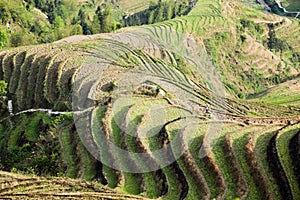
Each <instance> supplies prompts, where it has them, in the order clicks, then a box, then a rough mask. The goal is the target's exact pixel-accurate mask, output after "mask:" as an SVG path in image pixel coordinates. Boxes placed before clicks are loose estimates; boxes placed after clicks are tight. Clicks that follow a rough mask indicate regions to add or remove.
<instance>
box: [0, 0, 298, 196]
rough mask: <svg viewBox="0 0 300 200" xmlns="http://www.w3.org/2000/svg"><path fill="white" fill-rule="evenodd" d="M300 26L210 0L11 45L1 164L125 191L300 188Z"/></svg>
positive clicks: (1, 67) (1, 74)
mask: <svg viewBox="0 0 300 200" xmlns="http://www.w3.org/2000/svg"><path fill="white" fill-rule="evenodd" d="M298 29H299V20H298V19H291V18H288V17H283V16H278V15H274V14H270V13H265V12H261V11H259V10H256V9H254V8H251V7H248V6H245V5H244V4H241V3H239V2H236V1H226V2H224V1H217V0H216V1H208V0H203V1H198V2H197V4H196V5H195V6H194V7H193V9H192V10H191V11H190V12H189V14H188V15H186V16H181V17H176V18H174V19H171V20H167V21H164V22H160V23H155V24H151V25H143V26H135V27H126V28H123V29H120V30H117V31H116V32H114V33H103V34H95V35H88V36H87V35H85V36H84V35H77V36H71V37H67V38H64V39H61V40H59V41H56V42H54V43H49V44H41V45H34V46H33V45H32V46H22V47H18V48H12V49H7V50H4V51H1V52H0V80H4V81H5V82H6V83H8V86H7V94H6V99H5V98H3V100H1V101H2V105H1V110H0V111H1V118H0V122H1V123H0V148H1V150H0V151H1V152H3V153H1V155H0V160H1V166H0V169H2V170H5V171H18V170H20V171H23V172H25V173H29V174H31V173H34V174H36V175H39V176H41V177H43V176H49V175H51V176H67V177H70V178H74V179H76V178H83V179H85V180H88V181H92V180H94V181H97V182H98V183H101V184H102V185H107V186H108V187H109V188H117V191H119V192H121V193H123V195H124V197H127V196H126V195H127V194H131V195H139V196H141V197H147V198H162V199H221V198H226V199H235V198H236V199H244V198H247V199H298V198H299V197H300V191H299V184H300V182H299V180H300V179H299V173H298V169H299V162H298V159H297V158H298V157H297V156H298V155H299V132H300V116H299V101H300V99H299V95H298V93H297V90H298V79H299V58H300V56H299V48H298V46H297V45H298V44H299V37H297V30H298ZM286 33H288V34H286ZM294 36H296V37H294ZM8 100H11V101H10V102H11V103H12V107H13V110H12V112H10V110H9V108H10V107H11V105H9V103H8ZM0 174H1V173H0ZM7 176H8V177H10V176H13V175H7ZM6 179H8V178H4V181H6ZM37 179H41V180H42V182H43V181H44V180H45V178H36V179H35V181H36V180H37ZM58 179H59V180H62V178H58ZM58 179H57V180H58ZM67 180H68V181H71V180H69V179H67ZM51 181H52V180H51ZM42 184H44V182H43V183H42ZM88 184H91V183H88ZM18 185H19V184H18ZM29 185H30V186H29V187H34V188H35V187H38V186H36V182H34V183H29ZM58 185H59V186H60V185H61V184H58ZM63 185H64V184H63ZM76 185H80V186H81V185H82V184H81V182H80V183H79V182H76ZM26 187H27V186H26ZM55 188H56V187H55ZM100 188H101V187H100ZM9 189H10V186H7V185H6V186H5V187H4V188H3V189H2V190H1V191H0V195H3V196H4V195H6V193H3V191H7V190H9ZM70 190H73V187H71V189H70ZM74 190H78V191H82V190H84V191H85V187H82V188H79V189H74ZM99 190H100V189H99ZM14 191H15V190H14ZM26 191H28V189H26V188H25V191H24V192H22V191H19V190H16V194H22V195H24V196H25V197H28V196H30V195H31V193H30V192H29V193H27V192H26ZM101 191H102V190H101ZM110 191H112V190H111V189H107V190H106V191H103V193H105V194H103V195H104V196H103V198H112V197H108V196H106V195H108V194H109V195H110V194H111V193H110ZM88 192H91V193H89V194H87V195H90V194H91V195H94V194H95V193H94V192H95V190H93V189H91V190H88ZM38 193H39V194H44V195H45V194H48V192H47V191H45V190H39V191H38ZM96 193H97V195H98V194H99V195H102V192H98V190H97V191H96ZM72 195H73V194H72ZM5 197H6V196H5ZM72 197H74V196H72ZM100 197H101V196H100ZM130 197H131V196H130ZM132 198H133V197H132ZM134 198H138V197H134Z"/></svg>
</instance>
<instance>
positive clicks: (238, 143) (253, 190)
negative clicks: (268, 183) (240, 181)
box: [232, 127, 261, 199]
mask: <svg viewBox="0 0 300 200" xmlns="http://www.w3.org/2000/svg"><path fill="white" fill-rule="evenodd" d="M254 131H255V132H256V131H261V128H257V127H253V128H251V129H248V130H245V131H241V132H239V133H234V134H233V135H232V139H233V149H234V151H235V153H236V155H237V159H238V161H239V163H240V166H241V169H242V171H243V174H244V177H245V179H246V181H247V184H248V189H249V191H248V195H247V198H249V199H259V198H260V196H261V194H260V192H261V191H260V189H259V188H258V187H257V186H256V184H255V182H254V179H253V177H252V176H251V175H250V167H249V165H248V163H247V161H246V156H245V146H246V144H247V139H248V136H249V134H252V133H253V132H254Z"/></svg>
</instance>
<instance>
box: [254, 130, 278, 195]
mask: <svg viewBox="0 0 300 200" xmlns="http://www.w3.org/2000/svg"><path fill="white" fill-rule="evenodd" d="M274 133H275V131H274V130H273V131H272V130H270V131H267V132H264V133H263V134H262V135H260V136H259V137H257V139H256V142H255V153H256V154H257V159H258V162H259V165H260V166H261V168H263V169H264V172H265V177H266V178H267V179H268V183H269V185H268V186H269V188H270V190H271V191H272V193H273V194H274V195H273V196H274V197H275V199H280V197H281V196H280V193H279V187H278V185H277V184H276V180H275V179H274V177H273V175H272V171H271V169H270V167H269V164H268V161H267V153H266V152H267V146H268V144H269V141H270V139H271V138H272V137H273V135H274Z"/></svg>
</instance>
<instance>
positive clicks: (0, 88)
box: [0, 80, 7, 96]
mask: <svg viewBox="0 0 300 200" xmlns="http://www.w3.org/2000/svg"><path fill="white" fill-rule="evenodd" d="M6 89H7V83H6V82H5V81H2V80H0V96H1V95H6V93H7V91H6Z"/></svg>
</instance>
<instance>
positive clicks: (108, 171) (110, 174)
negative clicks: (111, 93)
mask: <svg viewBox="0 0 300 200" xmlns="http://www.w3.org/2000/svg"><path fill="white" fill-rule="evenodd" d="M105 111H106V107H104V106H102V107H97V108H96V109H95V110H94V111H93V114H92V135H93V139H94V142H95V144H96V145H97V146H98V148H99V151H100V158H101V160H108V159H110V160H111V159H115V158H112V157H109V156H110V153H109V152H108V151H109V149H108V146H107V143H106V141H102V140H101V137H99V136H98V134H102V133H100V131H103V130H101V129H103V128H102V126H103V125H102V118H104V116H105ZM101 152H102V153H101ZM104 152H105V153H104ZM103 174H104V176H105V177H106V179H107V182H108V186H109V187H110V188H116V187H117V186H118V183H119V181H118V175H117V173H116V170H114V169H112V168H111V167H109V166H107V165H105V163H104V164H103Z"/></svg>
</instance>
